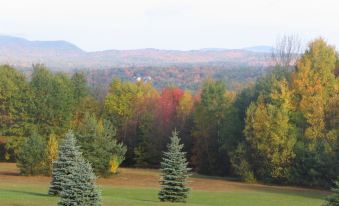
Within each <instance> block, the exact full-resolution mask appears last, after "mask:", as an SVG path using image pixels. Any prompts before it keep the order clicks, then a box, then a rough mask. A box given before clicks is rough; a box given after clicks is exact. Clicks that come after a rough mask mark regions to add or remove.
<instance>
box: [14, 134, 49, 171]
mask: <svg viewBox="0 0 339 206" xmlns="http://www.w3.org/2000/svg"><path fill="white" fill-rule="evenodd" d="M45 144H46V143H45V140H44V139H43V137H41V136H40V135H38V134H36V133H34V134H33V135H32V136H30V137H28V138H27V139H26V141H25V142H24V143H23V145H22V146H21V147H20V148H19V151H18V156H17V166H18V168H19V169H20V174H22V175H41V174H45V172H46V167H45V166H44V162H45V158H46V149H45Z"/></svg>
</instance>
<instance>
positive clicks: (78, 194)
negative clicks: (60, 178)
mask: <svg viewBox="0 0 339 206" xmlns="http://www.w3.org/2000/svg"><path fill="white" fill-rule="evenodd" d="M71 168H72V172H71V173H70V174H68V175H67V176H66V179H65V180H66V181H65V182H64V184H63V186H62V188H63V189H62V191H61V192H60V197H61V200H60V201H59V203H58V205H59V206H80V205H81V206H100V205H101V194H100V192H99V190H98V189H97V187H96V185H95V180H96V176H95V174H94V172H93V169H92V167H91V165H90V163H88V162H87V161H85V160H84V159H83V158H82V157H80V158H79V160H78V161H77V164H76V165H74V166H71Z"/></svg>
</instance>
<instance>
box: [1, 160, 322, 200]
mask: <svg viewBox="0 0 339 206" xmlns="http://www.w3.org/2000/svg"><path fill="white" fill-rule="evenodd" d="M158 179H159V174H158V172H157V171H156V170H144V169H126V168H122V169H121V174H120V175H118V176H114V177H110V178H105V179H99V180H98V183H99V187H100V189H101V191H102V196H103V205H107V206H113V205H114V206H148V205H149V206H158V205H159V206H161V205H163V206H166V205H171V206H176V205H187V206H193V205H196V206H204V205H211V206H224V205H225V206H268V205H272V206H313V205H314V206H316V205H317V206H320V205H321V204H322V202H323V198H324V196H325V195H327V193H326V192H325V191H318V190H310V189H303V188H295V187H278V186H265V185H259V184H244V183H239V182H234V181H227V180H225V179H222V178H207V177H201V176H193V177H192V178H191V183H190V187H191V188H192V192H191V195H190V198H189V199H188V202H187V203H186V204H173V203H162V202H159V200H158V199H157V192H158V187H159V184H158ZM49 181H50V178H48V177H40V176H39V177H23V176H19V173H18V171H17V168H16V166H15V164H12V163H0V206H4V205H6V206H7V205H8V206H9V205H11V206H19V205H25V206H33V205H46V206H49V205H56V203H57V202H58V198H56V197H50V196H48V195H47V190H48V185H49Z"/></svg>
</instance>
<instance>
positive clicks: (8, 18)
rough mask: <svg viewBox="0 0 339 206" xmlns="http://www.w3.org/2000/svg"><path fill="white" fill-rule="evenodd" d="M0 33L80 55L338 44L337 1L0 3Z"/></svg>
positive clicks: (33, 0) (39, 0) (25, 0)
mask: <svg viewBox="0 0 339 206" xmlns="http://www.w3.org/2000/svg"><path fill="white" fill-rule="evenodd" d="M0 34H2V35H13V36H19V37H24V38H27V39H30V40H66V41H70V42H72V43H74V44H76V45H78V46H79V47H81V48H82V49H84V50H87V51H95V50H104V49H138V48H159V49H180V50H190V49H199V48H242V47H247V46H254V45H273V44H274V42H275V40H276V38H277V37H278V36H279V35H280V36H281V35H283V34H297V35H299V36H300V37H301V38H302V39H303V40H304V41H306V42H307V41H308V40H310V39H312V38H315V37H319V36H322V37H324V38H325V39H326V40H328V42H329V43H331V44H333V45H337V47H339V0H54V1H51V0H1V1H0Z"/></svg>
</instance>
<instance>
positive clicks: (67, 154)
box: [48, 132, 81, 195]
mask: <svg viewBox="0 0 339 206" xmlns="http://www.w3.org/2000/svg"><path fill="white" fill-rule="evenodd" d="M80 156H81V153H80V152H79V147H78V146H76V142H75V139H74V135H73V133H72V132H68V133H67V134H66V138H65V139H64V141H63V142H62V144H61V145H60V147H59V152H58V158H57V160H56V161H54V162H53V170H52V181H51V185H50V187H49V191H48V194H49V195H59V194H60V192H61V190H62V186H63V185H64V183H65V181H66V177H67V175H69V174H71V173H72V170H73V169H74V166H75V165H76V164H77V161H78V159H79V158H80Z"/></svg>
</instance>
